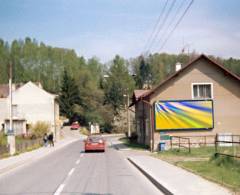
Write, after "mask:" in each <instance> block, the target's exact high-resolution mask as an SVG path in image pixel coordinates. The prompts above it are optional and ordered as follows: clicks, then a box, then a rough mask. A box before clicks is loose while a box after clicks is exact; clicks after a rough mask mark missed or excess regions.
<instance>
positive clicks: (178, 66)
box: [175, 62, 182, 72]
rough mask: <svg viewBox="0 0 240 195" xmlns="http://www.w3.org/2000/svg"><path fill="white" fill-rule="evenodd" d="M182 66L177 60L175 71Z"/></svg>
mask: <svg viewBox="0 0 240 195" xmlns="http://www.w3.org/2000/svg"><path fill="white" fill-rule="evenodd" d="M181 68H182V64H181V63H180V62H177V63H176V65H175V70H176V72H177V71H179V70H180V69H181Z"/></svg>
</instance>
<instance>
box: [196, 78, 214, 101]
mask: <svg viewBox="0 0 240 195" xmlns="http://www.w3.org/2000/svg"><path fill="white" fill-rule="evenodd" d="M195 85H210V87H211V97H210V98H195V97H194V90H193V87H194V86H195ZM191 93H192V99H193V100H194V99H198V100H199V99H200V100H202V99H213V98H214V96H213V83H206V82H201V83H200V82H199V83H191Z"/></svg>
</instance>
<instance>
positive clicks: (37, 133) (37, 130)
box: [31, 121, 50, 138]
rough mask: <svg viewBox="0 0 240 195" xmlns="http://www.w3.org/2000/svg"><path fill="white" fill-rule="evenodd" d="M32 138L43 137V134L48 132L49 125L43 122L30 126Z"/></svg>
mask: <svg viewBox="0 0 240 195" xmlns="http://www.w3.org/2000/svg"><path fill="white" fill-rule="evenodd" d="M31 130H32V137H35V138H38V137H43V135H44V134H45V133H48V132H49V130H50V124H49V123H47V122H44V121H38V122H36V123H35V124H34V125H31Z"/></svg>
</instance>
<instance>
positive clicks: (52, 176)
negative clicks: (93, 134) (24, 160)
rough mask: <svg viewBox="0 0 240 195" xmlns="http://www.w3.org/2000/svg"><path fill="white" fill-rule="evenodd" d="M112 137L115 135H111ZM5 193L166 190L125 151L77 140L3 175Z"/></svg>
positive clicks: (125, 194) (0, 185) (133, 194)
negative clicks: (99, 149)
mask: <svg viewBox="0 0 240 195" xmlns="http://www.w3.org/2000/svg"><path fill="white" fill-rule="evenodd" d="M108 139H111V138H108ZM0 194H1V195H10V194H12V195H13V194H14V195H15V194H18V195H38V194H39V195H48V194H51V195H60V194H62V195H79V194H81V195H112V194H114V195H115V194H116V195H155V194H162V193H161V192H159V190H158V189H157V188H156V187H155V186H154V185H153V184H152V183H151V182H149V181H148V179H147V178H145V176H143V175H142V174H141V173H140V172H139V171H138V170H137V169H136V168H135V167H133V165H132V164H130V163H129V162H128V161H127V160H126V159H125V158H124V156H123V155H122V154H121V152H119V151H117V150H115V149H114V148H111V147H108V148H107V149H106V151H105V153H84V152H83V142H82V141H77V142H74V143H72V144H70V145H68V146H66V147H64V148H62V149H60V150H58V151H56V152H54V153H51V154H50V155H48V156H46V157H44V158H42V159H40V160H38V161H37V162H33V163H31V164H28V165H25V166H23V167H21V168H19V169H17V170H15V171H11V172H9V173H8V174H5V175H2V176H0Z"/></svg>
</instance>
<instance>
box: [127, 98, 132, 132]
mask: <svg viewBox="0 0 240 195" xmlns="http://www.w3.org/2000/svg"><path fill="white" fill-rule="evenodd" d="M128 106H129V94H127V124H128V137H131V128H130V115H129V114H130V113H129V109H128Z"/></svg>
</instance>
